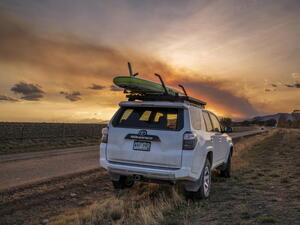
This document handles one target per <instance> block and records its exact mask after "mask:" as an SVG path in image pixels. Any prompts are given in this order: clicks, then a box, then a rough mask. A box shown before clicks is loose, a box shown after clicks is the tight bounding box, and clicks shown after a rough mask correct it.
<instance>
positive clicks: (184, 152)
mask: <svg viewBox="0 0 300 225" xmlns="http://www.w3.org/2000/svg"><path fill="white" fill-rule="evenodd" d="M119 105H120V108H119V110H118V111H117V112H116V114H115V115H114V116H113V118H112V119H111V121H110V122H109V124H108V127H107V128H104V129H103V130H102V142H101V145H100V164H101V166H102V167H104V168H105V169H106V170H107V171H108V172H109V174H110V177H111V180H112V183H113V185H114V187H115V188H125V187H131V186H132V185H133V183H134V181H144V182H155V183H157V182H158V183H160V182H169V183H173V184H174V183H176V182H183V183H184V187H185V190H186V192H187V193H188V194H189V195H192V196H194V197H197V198H207V197H208V196H209V192H210V186H211V170H212V169H215V168H217V169H218V170H219V171H220V175H221V176H224V177H230V167H231V156H232V152H233V143H232V140H231V138H230V137H229V136H228V135H227V134H225V133H224V132H223V130H222V128H221V125H220V122H219V120H218V117H217V116H216V115H215V114H214V113H212V112H210V111H208V110H205V109H204V107H203V105H201V104H198V105H197V104H194V103H191V102H189V101H124V102H121V103H120V104H119Z"/></svg>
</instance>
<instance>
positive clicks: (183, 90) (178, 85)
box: [178, 84, 188, 97]
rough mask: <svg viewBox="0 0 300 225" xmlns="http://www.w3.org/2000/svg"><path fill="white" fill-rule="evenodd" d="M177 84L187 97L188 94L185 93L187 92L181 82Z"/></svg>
mask: <svg viewBox="0 0 300 225" xmlns="http://www.w3.org/2000/svg"><path fill="white" fill-rule="evenodd" d="M178 86H179V87H181V89H182V90H183V92H184V94H185V96H186V97H187V96H188V95H187V93H186V91H185V88H184V87H183V85H181V84H178Z"/></svg>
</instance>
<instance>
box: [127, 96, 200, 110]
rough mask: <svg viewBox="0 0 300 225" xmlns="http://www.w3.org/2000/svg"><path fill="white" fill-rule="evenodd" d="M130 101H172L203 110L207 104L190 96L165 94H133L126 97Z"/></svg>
mask: <svg viewBox="0 0 300 225" xmlns="http://www.w3.org/2000/svg"><path fill="white" fill-rule="evenodd" d="M126 97H127V98H128V101H135V100H140V101H171V102H187V103H191V104H194V105H197V106H200V107H201V108H205V105H206V102H203V101H200V100H198V99H195V98H192V97H189V96H179V95H165V94H143V95H140V94H135V95H134V94H131V95H126Z"/></svg>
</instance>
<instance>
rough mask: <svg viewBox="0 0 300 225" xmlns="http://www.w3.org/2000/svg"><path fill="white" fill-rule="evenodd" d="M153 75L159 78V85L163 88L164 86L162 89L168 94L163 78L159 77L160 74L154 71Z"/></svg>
mask: <svg viewBox="0 0 300 225" xmlns="http://www.w3.org/2000/svg"><path fill="white" fill-rule="evenodd" d="M154 75H155V76H157V77H158V78H159V80H160V83H161V85H162V86H163V88H164V90H165V94H167V95H168V94H169V93H168V90H167V88H166V85H165V83H164V81H163V79H162V78H161V76H160V75H159V74H157V73H155V74H154Z"/></svg>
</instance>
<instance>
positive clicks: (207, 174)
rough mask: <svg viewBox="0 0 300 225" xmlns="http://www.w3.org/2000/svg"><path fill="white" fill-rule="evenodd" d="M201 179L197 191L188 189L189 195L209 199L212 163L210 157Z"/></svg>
mask: <svg viewBox="0 0 300 225" xmlns="http://www.w3.org/2000/svg"><path fill="white" fill-rule="evenodd" d="M200 179H201V180H200V183H201V185H200V188H199V189H198V191H196V192H192V191H187V196H188V197H192V198H196V199H207V198H208V197H209V193H210V186H211V165H210V162H209V160H208V159H206V161H205V165H204V168H203V170H202V174H201V176H200Z"/></svg>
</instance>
